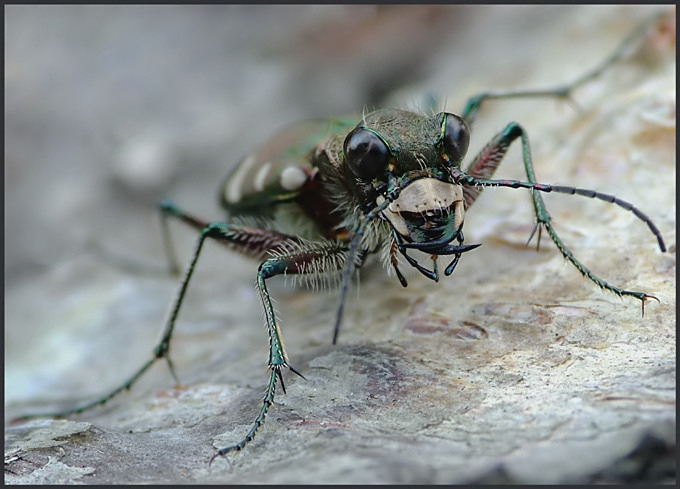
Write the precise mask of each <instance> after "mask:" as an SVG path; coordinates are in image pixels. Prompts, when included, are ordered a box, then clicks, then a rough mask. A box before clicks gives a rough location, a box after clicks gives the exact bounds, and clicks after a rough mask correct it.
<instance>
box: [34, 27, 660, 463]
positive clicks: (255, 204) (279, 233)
mask: <svg viewBox="0 0 680 489" xmlns="http://www.w3.org/2000/svg"><path fill="white" fill-rule="evenodd" d="M653 20H656V19H653ZM648 26H649V24H644V25H642V26H641V27H640V28H639V29H637V30H636V31H635V32H633V33H632V34H631V35H630V36H629V37H627V38H626V40H625V41H624V42H623V43H622V44H621V46H620V47H619V48H618V49H617V50H616V51H615V52H614V53H613V54H612V55H611V56H610V57H609V58H607V59H606V60H605V61H604V62H602V63H601V64H600V65H599V66H598V67H596V68H595V69H593V70H591V71H590V72H588V73H586V74H584V75H583V76H581V77H579V78H577V79H576V80H574V81H573V82H572V83H569V84H566V85H563V86H559V87H556V88H551V89H546V90H523V91H497V92H484V93H481V94H478V95H477V96H474V97H472V98H470V99H469V100H468V102H467V103H466V105H465V107H464V108H463V111H462V112H461V114H460V115H456V114H452V113H448V112H441V113H438V114H434V115H423V114H418V113H414V112H410V111H406V110H398V109H380V110H375V111H373V112H370V113H367V114H364V115H363V116H362V117H361V118H360V119H359V120H358V122H357V121H356V120H350V119H337V120H330V121H307V122H302V123H299V124H296V125H292V126H289V127H288V128H285V129H284V130H283V131H281V132H280V133H279V134H278V135H276V136H275V137H274V138H272V139H271V140H269V141H268V142H267V143H266V144H264V145H262V146H261V147H259V148H258V149H257V150H255V151H254V152H253V153H251V154H249V155H247V156H246V157H245V158H244V159H243V160H242V161H241V162H240V163H239V164H238V165H237V166H236V167H235V168H234V170H233V171H232V172H231V173H230V174H229V175H228V176H227V178H226V179H225V180H224V182H223V184H222V185H221V187H220V189H219V199H220V203H221V205H222V207H224V209H225V210H226V211H227V213H228V215H229V219H228V220H227V221H224V222H208V221H205V220H203V219H200V218H198V217H195V216H193V215H191V214H189V213H187V212H185V211H184V210H182V209H181V208H179V207H177V206H176V205H175V204H173V203H171V202H169V201H163V202H162V203H161V204H160V210H161V215H162V225H163V235H164V238H165V239H164V243H165V246H166V252H167V255H168V257H169V258H170V261H171V268H172V269H173V270H174V271H178V270H179V268H178V267H177V265H176V263H177V262H176V260H175V258H174V256H175V255H174V251H173V249H172V246H171V242H170V239H169V234H168V226H167V222H168V218H172V219H177V220H179V221H181V222H183V223H185V224H187V225H189V226H191V227H192V228H194V229H196V230H198V231H199V237H198V240H197V243H196V247H195V249H194V251H193V254H192V257H191V260H190V262H189V265H188V266H187V268H186V271H185V272H184V276H183V278H182V281H181V285H180V288H179V292H178V294H177V297H176V299H175V302H174V306H173V308H172V310H171V313H170V315H169V318H168V320H167V323H166V325H165V328H164V330H163V334H162V337H161V340H160V342H159V343H158V345H156V347H155V348H154V350H153V355H152V356H151V358H150V359H149V360H147V362H146V363H144V364H143V365H142V367H141V368H139V369H138V370H137V372H136V373H135V374H134V375H132V376H131V377H130V378H129V379H128V380H127V381H126V382H125V383H124V384H122V385H121V386H120V387H118V388H116V389H115V390H113V391H112V392H110V393H109V394H107V395H105V396H103V397H101V398H99V399H97V400H95V401H93V402H90V403H88V404H85V405H82V406H80V407H77V408H73V409H69V410H66V411H62V412H59V413H52V414H36V415H27V416H24V417H23V418H24V419H25V418H30V417H37V416H65V415H68V414H74V413H80V412H82V411H85V410H87V409H90V408H92V407H94V406H97V405H99V404H104V403H105V402H107V401H108V400H109V399H111V398H113V397H114V396H115V395H117V394H118V393H120V392H122V391H124V390H128V389H130V388H131V387H132V385H133V384H134V383H135V382H136V381H137V380H138V379H139V378H140V376H142V375H143V374H144V373H145V372H146V371H147V370H148V369H149V368H150V367H151V365H153V364H154V363H155V362H156V361H157V360H160V359H162V358H163V359H165V361H166V362H167V364H168V367H169V369H170V372H171V374H172V376H173V377H174V379H175V381H177V382H178V383H179V380H178V377H177V375H176V373H175V368H174V366H173V363H172V361H171V359H170V356H169V352H170V339H171V336H172V333H173V330H174V327H175V323H176V321H177V317H178V314H179V311H180V308H181V306H182V303H183V302H184V297H185V294H186V292H187V288H188V286H189V282H190V281H191V278H192V276H193V273H194V270H195V268H196V263H197V261H198V258H199V256H200V255H201V250H202V248H203V245H204V243H205V241H206V240H207V239H212V240H215V241H218V242H220V243H222V244H224V245H226V246H227V247H229V248H231V249H233V250H235V251H237V252H240V253H242V254H244V255H248V256H250V257H252V258H255V259H256V260H258V261H259V262H260V264H259V267H258V269H257V279H256V283H257V290H258V292H259V296H260V300H261V302H262V307H263V309H264V314H265V322H266V326H267V331H268V334H269V357H268V367H269V381H268V383H267V388H266V392H265V396H264V399H263V401H262V405H261V408H260V411H259V413H258V415H257V417H256V418H255V421H254V423H253V425H252V427H251V428H250V430H249V431H248V433H247V434H246V435H245V437H244V438H243V439H242V440H241V441H239V442H238V443H236V444H234V445H231V446H227V447H225V448H221V449H219V450H218V451H217V453H215V454H214V455H213V457H212V458H211V459H210V463H212V462H213V461H214V460H215V458H217V457H223V456H225V455H226V454H228V453H230V452H232V451H238V450H242V449H243V448H244V447H245V446H246V445H247V444H248V443H249V442H250V441H251V440H253V438H254V437H255V434H256V433H257V430H258V429H259V428H260V427H261V426H262V424H263V423H264V421H265V417H266V415H267V412H268V410H269V408H270V406H271V405H272V403H273V402H274V394H275V391H276V385H277V381H278V383H280V385H281V389H282V391H283V392H284V393H285V386H284V381H283V375H282V371H283V369H284V368H288V369H289V370H291V371H292V372H294V373H295V374H297V375H299V376H300V377H303V376H302V374H301V373H300V372H298V371H297V370H295V369H294V368H293V367H292V366H291V365H290V364H289V361H288V355H287V354H286V351H285V348H284V344H283V338H282V335H281V330H280V328H279V325H278V323H277V321H276V317H275V313H274V308H273V306H272V301H271V298H270V295H269V291H268V289H267V280H268V279H269V278H271V277H275V276H277V275H282V274H285V275H294V276H301V277H302V278H305V279H308V281H311V282H318V281H321V282H323V281H332V280H333V279H336V280H337V281H338V282H339V283H340V305H339V307H338V310H337V314H336V319H335V326H334V330H333V336H332V342H333V344H335V343H336V342H337V340H338V334H339V331H340V324H341V321H342V314H343V307H344V304H345V300H346V296H347V290H348V287H349V283H350V281H351V278H352V274H353V272H354V271H355V270H357V269H359V268H360V267H361V266H362V265H363V264H364V262H365V260H366V258H367V257H368V256H369V255H372V254H375V253H378V252H383V253H384V254H385V257H386V264H387V266H388V267H392V268H393V270H394V272H395V274H396V276H397V278H398V280H399V282H400V283H401V285H402V286H404V287H406V286H407V281H406V278H405V277H404V275H403V274H402V272H401V271H400V270H399V257H400V256H401V257H403V259H405V260H406V262H407V263H408V264H409V265H410V266H411V267H413V268H415V269H416V270H417V271H418V272H420V273H421V274H422V275H424V276H425V277H427V278H429V279H431V280H434V281H435V282H436V281H438V280H439V278H440V270H439V267H438V263H437V260H438V258H439V257H440V256H442V257H447V259H446V260H447V261H448V263H447V265H446V268H444V275H446V276H449V275H451V274H452V273H453V272H454V270H455V268H456V265H457V264H458V262H459V260H460V258H461V256H462V255H463V254H467V253H469V252H471V251H472V250H474V249H475V248H477V247H478V246H480V244H479V243H474V244H468V243H466V242H465V238H464V235H463V223H464V220H465V213H466V212H467V211H468V209H469V208H470V206H471V205H472V204H473V203H474V202H475V200H476V199H477V197H478V196H479V195H480V193H481V192H482V190H483V189H484V187H510V188H515V189H517V188H524V189H528V190H530V191H531V199H532V202H533V207H534V212H535V215H536V224H535V226H534V228H533V231H532V232H531V234H530V236H529V239H528V241H527V244H528V243H529V242H530V241H531V240H532V239H533V237H534V236H535V235H537V245H538V243H540V239H541V233H542V231H543V230H545V232H546V233H547V234H548V236H549V237H550V239H551V240H552V241H553V242H554V243H555V245H556V246H557V248H558V249H559V251H560V253H562V255H563V256H564V258H566V259H567V260H569V261H570V262H571V263H572V264H573V265H574V266H575V267H576V269H578V271H579V272H581V273H582V274H583V275H584V276H586V277H587V278H588V279H590V280H591V281H593V282H594V283H595V284H597V285H598V286H599V287H601V288H602V289H605V290H608V291H610V292H613V293H614V294H617V295H619V296H631V297H634V298H636V299H638V300H640V301H641V304H642V314H643V315H644V306H645V302H646V301H647V300H649V299H655V300H657V301H658V299H657V298H656V297H655V296H653V295H651V294H648V293H645V292H638V291H633V290H625V289H622V288H619V287H616V286H614V285H611V284H610V283H608V282H607V281H605V280H603V279H601V278H600V277H598V276H596V275H595V274H594V273H592V272H591V271H590V270H589V269H588V268H587V267H586V266H585V265H584V264H582V263H581V262H580V261H579V260H578V259H577V258H576V257H575V256H574V255H573V253H572V252H571V251H570V250H569V248H568V247H567V246H566V244H565V243H564V242H563V241H562V239H561V238H560V236H559V235H558V234H557V232H556V231H555V229H554V228H553V226H552V224H551V216H550V214H549V213H548V210H547V209H546V207H545V204H544V201H543V198H542V196H541V193H542V192H546V193H547V192H556V193H562V194H570V195H580V196H584V197H590V198H595V199H599V200H603V201H605V202H609V203H613V204H616V205H618V206H620V207H622V208H624V209H626V210H628V211H630V212H632V213H633V214H634V215H635V216H636V217H637V218H638V219H640V220H641V221H643V222H644V223H645V224H647V226H648V227H649V229H650V230H651V232H652V234H653V235H654V236H655V237H656V239H657V241H658V244H659V248H660V249H661V251H662V252H664V251H666V246H665V244H664V241H663V238H662V236H661V233H660V231H659V230H658V228H657V227H656V226H655V225H654V223H653V222H652V220H651V219H650V218H649V217H647V216H646V215H645V214H644V213H642V212H641V211H640V210H639V209H638V208H637V207H635V206H634V205H633V204H630V203H629V202H626V201H625V200H622V199H619V198H617V197H614V196H613V195H608V194H603V193H600V192H597V191H594V190H588V189H584V188H577V187H568V186H557V185H547V184H543V183H539V182H538V181H537V179H536V176H535V173H534V167H533V164H532V157H531V151H530V147H529V137H528V135H527V133H526V131H525V130H524V129H523V128H522V126H521V125H520V124H518V123H517V122H510V123H509V124H507V125H506V126H505V128H504V129H503V130H501V131H500V132H499V133H498V134H496V135H495V136H494V137H493V139H492V140H491V141H490V142H489V143H488V144H487V145H486V146H485V147H484V148H483V149H482V150H481V151H480V152H479V154H478V155H477V156H476V157H475V158H473V159H472V161H471V162H470V163H468V164H467V165H466V166H465V168H463V166H461V164H462V162H463V159H464V157H465V155H466V152H467V150H468V145H469V142H470V135H471V127H472V125H473V123H474V121H475V119H476V117H477V114H478V112H479V110H480V108H481V106H482V104H483V103H484V102H485V101H487V100H493V99H506V98H519V97H555V98H560V99H565V100H569V99H570V97H571V93H572V92H573V90H574V89H576V88H577V87H579V86H581V85H583V84H585V83H586V82H588V81H590V80H592V79H594V78H596V77H597V76H599V75H600V74H601V73H602V72H603V71H605V70H606V69H607V68H609V67H610V66H611V65H613V64H614V63H616V62H617V61H619V60H620V59H621V58H622V56H623V54H624V53H625V52H626V50H627V49H628V48H629V46H630V45H631V44H632V43H633V42H634V41H636V40H638V39H639V38H640V37H641V36H642V34H643V33H644V32H645V31H646V29H647V28H648ZM518 140H519V142H520V144H521V147H522V156H523V162H524V171H525V172H526V181H519V180H502V179H493V178H492V176H493V174H494V172H495V171H496V169H497V168H498V165H499V164H500V162H501V161H502V160H503V158H504V156H505V154H506V152H507V151H508V148H509V147H510V145H511V144H512V143H513V142H515V141H518ZM301 223H303V224H301ZM416 251H419V252H422V253H425V254H426V255H430V257H431V261H432V267H431V268H428V267H427V266H424V265H422V264H421V263H419V262H418V261H417V260H416V259H415V258H413V256H411V254H412V253H413V252H416ZM449 260H450V261H449ZM303 378H304V377H303Z"/></svg>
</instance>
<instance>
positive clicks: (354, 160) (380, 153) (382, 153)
mask: <svg viewBox="0 0 680 489" xmlns="http://www.w3.org/2000/svg"><path fill="white" fill-rule="evenodd" d="M343 150H344V152H345V161H346V162H347V166H349V169H350V171H351V172H352V173H353V174H354V175H356V176H357V177H359V178H361V179H364V180H370V179H372V178H373V177H375V176H376V175H378V173H380V172H381V171H383V170H384V169H385V168H386V167H387V163H388V162H389V159H390V149H389V148H388V147H387V145H386V144H385V142H384V141H383V140H382V139H380V137H379V136H378V135H377V134H376V133H374V132H373V131H371V130H368V129H366V128H363V127H357V128H356V129H354V130H353V131H352V132H350V133H349V134H348V135H347V137H346V138H345V143H344V145H343Z"/></svg>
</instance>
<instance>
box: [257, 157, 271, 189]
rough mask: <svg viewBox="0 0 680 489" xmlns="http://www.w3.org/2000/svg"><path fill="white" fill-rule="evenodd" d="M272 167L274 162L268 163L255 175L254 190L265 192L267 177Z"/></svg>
mask: <svg viewBox="0 0 680 489" xmlns="http://www.w3.org/2000/svg"><path fill="white" fill-rule="evenodd" d="M271 167H272V162H271V161H268V162H266V163H265V164H264V165H262V167H261V168H260V169H259V170H257V173H256V174H255V178H254V179H253V188H254V189H255V190H257V191H258V192H262V191H263V190H264V184H265V182H266V181H267V175H269V170H270V169H271Z"/></svg>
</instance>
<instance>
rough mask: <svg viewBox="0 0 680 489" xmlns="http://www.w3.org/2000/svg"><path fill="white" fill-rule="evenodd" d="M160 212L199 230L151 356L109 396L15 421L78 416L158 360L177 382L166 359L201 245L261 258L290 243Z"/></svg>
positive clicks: (166, 208) (170, 208) (169, 208)
mask: <svg viewBox="0 0 680 489" xmlns="http://www.w3.org/2000/svg"><path fill="white" fill-rule="evenodd" d="M162 208H163V212H166V213H168V215H170V216H172V217H175V218H177V219H179V220H181V221H183V222H186V223H188V224H190V225H192V226H194V227H198V226H201V225H202V227H201V231H200V234H199V237H198V240H197V243H196V247H195V249H194V252H193V254H192V258H191V262H190V263H189V265H188V267H187V269H186V272H185V275H184V277H183V278H182V282H181V285H180V289H179V291H178V293H177V296H176V298H175V302H174V305H173V308H172V311H171V313H170V316H169V317H168V319H167V322H166V324H165V327H164V329H163V333H162V336H161V340H160V341H159V343H158V344H157V345H156V346H155V347H154V349H153V353H152V357H151V358H150V359H149V360H147V361H146V362H145V363H144V364H143V365H142V367H140V368H139V369H138V370H137V371H136V372H135V373H134V374H133V375H132V376H131V377H130V378H129V379H128V380H126V381H125V382H124V383H123V384H122V385H120V386H119V387H117V388H116V389H114V390H112V391H111V392H109V393H108V394H106V395H104V396H102V397H100V398H98V399H95V400H94V401H92V402H89V403H87V404H83V405H81V406H77V407H74V408H71V409H65V410H62V411H58V412H50V413H36V414H27V415H23V416H20V417H18V418H17V419H18V420H22V419H32V418H42V417H63V416H68V415H70V414H78V413H82V412H83V411H86V410H88V409H91V408H93V407H95V406H98V405H102V404H105V403H106V402H108V401H109V400H111V399H112V398H113V397H115V396H116V395H118V394H119V393H121V392H123V391H125V390H129V389H130V388H131V387H132V386H133V385H134V384H135V383H136V382H137V380H138V379H139V378H140V377H141V376H142V375H143V374H144V373H145V372H146V371H147V370H148V369H149V368H150V367H151V366H152V365H153V364H154V363H156V361H157V360H159V359H161V358H165V360H166V362H167V363H168V367H169V369H170V373H171V374H172V376H173V378H174V380H175V382H177V383H179V379H178V377H177V374H176V372H175V369H174V365H173V363H172V360H171V359H170V356H169V351H170V340H171V338H172V334H173V331H174V327H175V323H176V321H177V316H178V314H179V310H180V307H181V305H182V303H183V301H184V296H185V295H186V291H187V288H188V286H189V281H190V280H191V277H192V275H193V272H194V269H195V267H196V263H197V262H198V258H199V256H200V253H201V250H202V248H203V244H204V242H205V240H206V239H207V238H211V239H214V240H217V241H218V242H220V243H222V244H225V245H228V246H229V247H231V248H233V249H235V250H236V251H239V252H241V253H243V254H246V255H250V256H258V257H261V256H264V255H265V254H266V253H267V251H268V250H269V249H271V248H272V247H275V246H278V245H280V244H281V243H283V242H289V241H291V240H292V238H291V237H290V236H287V235H284V234H280V233H275V232H272V231H267V230H263V229H260V228H255V227H248V226H235V225H230V224H228V223H205V222H204V221H201V220H200V219H198V218H196V217H193V216H191V215H189V214H187V213H185V212H183V211H182V210H180V209H178V208H177V207H175V206H174V205H173V204H171V203H169V202H164V203H163V204H162Z"/></svg>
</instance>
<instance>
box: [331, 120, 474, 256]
mask: <svg viewBox="0 0 680 489" xmlns="http://www.w3.org/2000/svg"><path fill="white" fill-rule="evenodd" d="M469 140H470V130H469V128H468V126H467V124H466V123H465V121H464V120H463V119H462V118H460V117H459V116H457V115H454V114H448V113H445V112H442V113H440V114H437V115H435V116H434V117H427V116H423V115H419V114H415V113H412V112H407V111H402V110H394V109H391V110H379V111H375V112H372V113H370V114H368V115H366V116H364V118H363V120H362V121H361V122H360V123H359V124H358V125H357V126H356V127H355V128H354V129H353V130H352V131H351V132H350V133H349V134H348V135H347V137H346V138H345V141H344V144H343V155H344V162H345V166H346V170H347V171H348V177H349V180H350V182H352V184H353V186H354V188H355V190H356V194H357V195H358V197H359V198H360V200H361V201H362V203H363V205H364V210H365V211H370V209H372V208H374V207H376V206H381V207H384V202H385V201H386V200H388V201H389V204H388V205H387V206H386V207H384V210H383V211H382V213H381V216H382V217H383V218H384V219H386V220H387V221H388V222H389V223H390V225H391V226H392V228H393V229H394V231H395V232H396V233H397V235H398V236H399V238H400V240H402V241H404V242H407V243H418V244H428V243H431V244H432V245H433V247H434V246H435V245H436V246H441V245H442V244H445V243H449V242H450V241H452V240H453V239H455V238H456V237H457V236H458V235H459V233H460V230H461V228H462V225H463V219H464V216H465V209H464V198H463V190H462V187H461V186H460V185H459V184H457V183H455V182H454V180H453V178H452V177H451V172H450V169H451V168H452V167H459V166H460V162H461V161H462V159H463V157H464V156H465V153H466V152H467V149H468V144H469ZM421 249H423V250H424V251H427V247H424V248H421Z"/></svg>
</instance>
